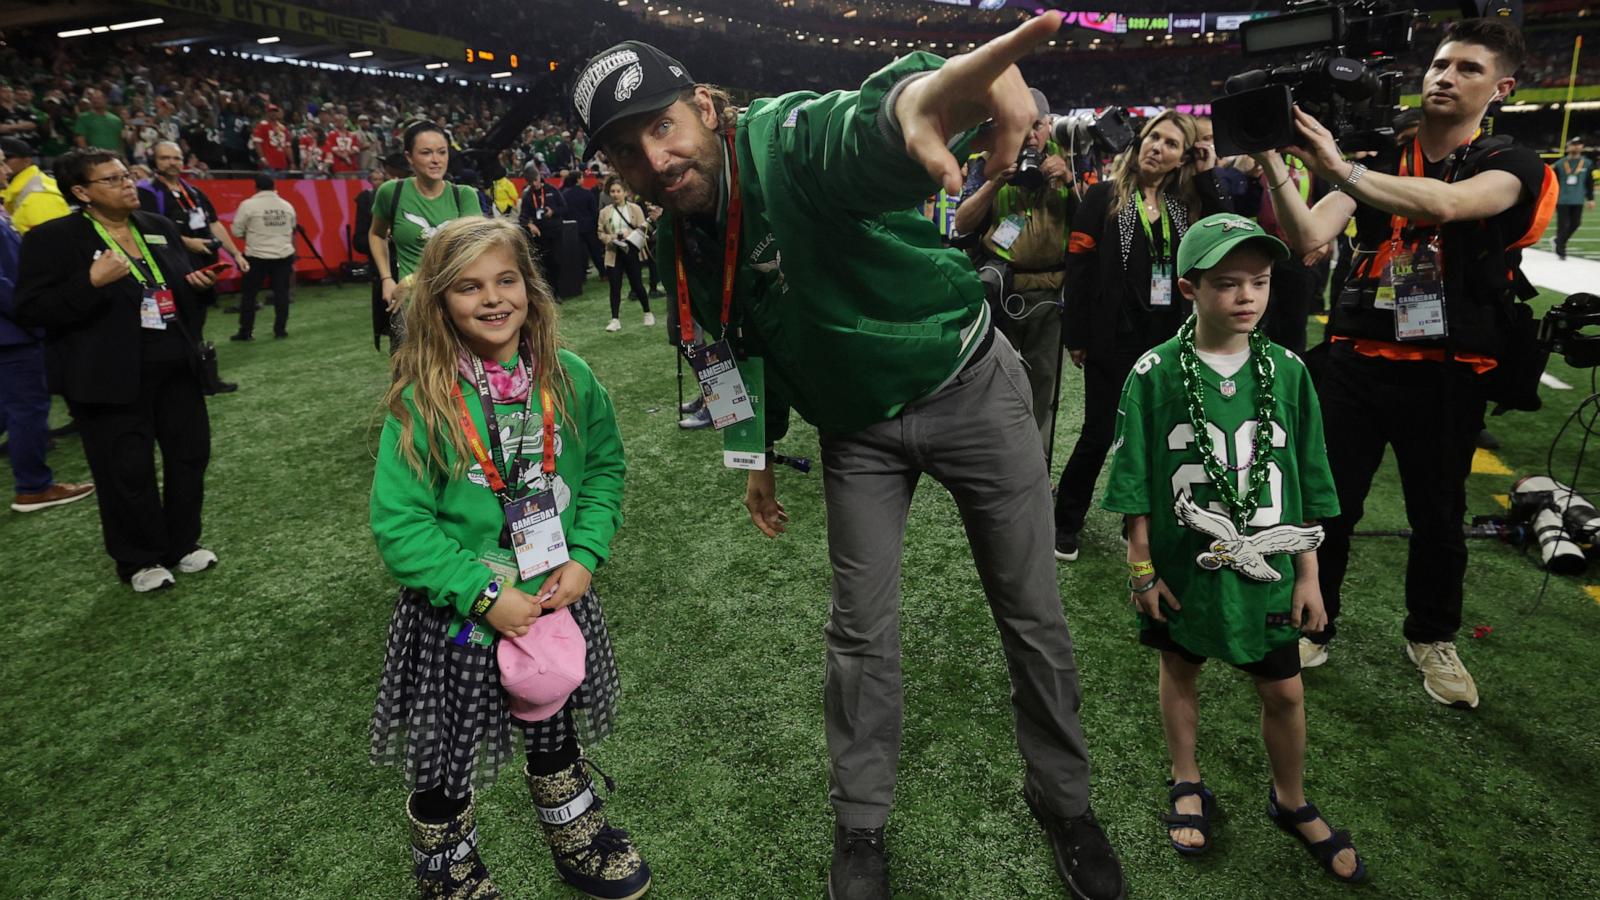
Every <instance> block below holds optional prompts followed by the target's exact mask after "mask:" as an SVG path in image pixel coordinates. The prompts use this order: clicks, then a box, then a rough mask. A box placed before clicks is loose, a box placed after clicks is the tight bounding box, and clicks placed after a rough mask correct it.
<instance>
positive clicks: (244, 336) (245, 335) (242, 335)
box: [228, 334, 255, 341]
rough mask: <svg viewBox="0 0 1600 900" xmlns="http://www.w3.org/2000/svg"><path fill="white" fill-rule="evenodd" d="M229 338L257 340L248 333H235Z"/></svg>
mask: <svg viewBox="0 0 1600 900" xmlns="http://www.w3.org/2000/svg"><path fill="white" fill-rule="evenodd" d="M228 340H230V341H253V340H255V338H253V337H251V336H250V335H248V334H235V335H231V336H230V337H229V338H228Z"/></svg>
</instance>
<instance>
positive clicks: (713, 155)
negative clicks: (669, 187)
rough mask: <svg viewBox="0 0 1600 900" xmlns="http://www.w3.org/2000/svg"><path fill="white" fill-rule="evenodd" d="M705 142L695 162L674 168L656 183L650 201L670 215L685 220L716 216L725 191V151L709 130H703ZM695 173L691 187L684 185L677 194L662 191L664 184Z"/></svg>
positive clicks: (717, 138) (653, 185) (703, 141)
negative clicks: (680, 176) (723, 178)
mask: <svg viewBox="0 0 1600 900" xmlns="http://www.w3.org/2000/svg"><path fill="white" fill-rule="evenodd" d="M703 138H704V139H703V140H701V141H700V147H699V150H698V151H697V153H696V154H695V159H693V160H692V161H688V162H684V163H682V164H680V165H679V166H675V167H674V168H673V169H671V170H670V171H668V172H666V173H665V174H663V175H657V176H655V178H654V179H653V184H652V187H653V189H654V193H655V196H654V197H650V198H647V199H649V200H650V202H652V203H654V204H656V205H657V206H660V207H664V208H665V209H667V210H668V211H669V212H673V213H677V214H679V215H685V216H697V215H711V214H714V213H715V212H716V205H717V197H718V195H719V194H720V193H721V188H722V167H723V165H724V163H723V159H722V148H721V147H720V146H718V142H719V140H720V138H719V137H718V135H717V133H716V132H714V131H711V130H710V129H704V135H703ZM690 170H693V171H694V173H695V175H696V179H695V184H694V185H693V186H692V187H691V186H689V185H685V186H684V187H683V188H680V189H679V190H678V191H677V192H675V193H671V194H669V193H667V192H665V191H664V190H662V189H661V184H662V183H663V182H667V181H670V180H672V178H673V177H675V176H677V175H679V174H687V173H688V172H689V171H690Z"/></svg>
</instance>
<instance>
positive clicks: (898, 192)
mask: <svg viewBox="0 0 1600 900" xmlns="http://www.w3.org/2000/svg"><path fill="white" fill-rule="evenodd" d="M943 64H944V60H942V59H940V58H939V57H937V56H934V55H932V54H930V53H921V52H918V53H912V54H909V55H907V56H905V57H903V58H901V59H899V60H896V61H895V62H893V63H891V64H889V65H888V66H886V67H884V68H883V69H881V70H879V71H878V72H877V73H875V74H874V75H872V76H871V77H870V78H868V79H867V81H866V83H864V84H863V85H862V86H861V89H860V90H856V91H835V92H833V93H830V94H825V95H818V94H815V93H811V92H801V93H794V94H785V95H783V96H781V97H777V98H773V99H766V100H757V101H756V102H755V103H754V104H753V105H751V107H750V108H749V110H747V111H746V112H745V113H744V114H743V115H742V116H740V118H739V122H738V125H737V126H736V128H735V131H734V147H735V152H736V153H737V154H738V167H739V189H740V192H741V193H742V195H743V201H744V213H743V226H742V227H741V229H740V242H739V260H738V265H737V270H736V274H735V281H734V311H733V313H732V315H731V317H730V318H731V320H732V323H733V325H734V327H735V328H738V329H742V334H743V337H742V340H741V341H740V342H739V343H742V345H743V346H742V349H743V350H745V351H746V352H748V353H749V354H750V355H753V356H762V357H765V360H766V371H767V394H766V398H765V400H766V408H767V412H766V420H767V440H768V441H769V442H771V441H775V440H777V439H778V438H780V437H782V436H783V435H784V433H785V432H786V431H787V430H788V414H789V409H790V408H793V409H794V410H796V411H798V412H799V413H800V415H801V416H802V417H803V418H805V419H806V421H808V422H810V423H812V424H813V425H815V426H816V427H817V428H818V429H820V430H822V431H824V432H832V433H837V434H848V433H850V432H854V431H859V430H860V429H862V428H865V427H867V426H869V425H872V424H874V423H877V422H882V421H885V420H888V419H892V418H894V417H895V416H897V415H899V414H900V411H901V410H902V409H904V408H905V406H906V405H907V404H909V403H911V402H913V401H915V400H918V399H921V398H923V397H926V396H928V395H930V394H932V393H933V392H935V391H937V390H938V389H939V388H940V387H941V386H943V385H944V384H945V383H946V382H947V381H949V380H950V379H951V377H953V376H954V375H955V374H956V373H957V372H959V371H960V369H961V366H962V365H963V364H964V363H965V362H966V360H967V358H968V357H969V356H970V355H971V353H972V352H973V351H974V350H975V349H976V348H977V346H978V344H979V339H980V338H981V337H982V335H983V332H984V331H985V329H987V328H988V327H989V318H988V307H987V305H986V304H985V303H984V294H983V284H982V282H980V281H979V280H978V275H977V273H976V272H975V271H973V267H972V264H971V263H970V262H968V261H967V258H966V256H965V255H964V254H963V253H962V252H961V251H959V250H953V249H950V248H947V247H944V246H943V245H942V243H941V242H940V239H939V228H938V226H937V225H935V224H934V223H933V222H931V221H929V220H928V219H927V218H926V217H924V216H923V215H922V214H921V212H920V210H919V209H918V207H919V206H920V205H921V203H922V202H923V201H924V200H926V199H927V198H928V197H930V196H932V195H933V194H934V193H936V192H937V191H938V190H939V185H938V184H936V183H934V181H933V180H932V179H931V178H929V177H928V174H927V172H926V171H925V170H924V169H923V168H922V165H921V164H920V163H918V162H917V161H916V160H913V159H912V158H911V157H909V156H907V155H906V152H905V147H904V143H903V140H902V139H901V137H900V136H899V133H898V131H899V125H898V123H896V122H893V121H891V117H890V116H889V108H890V106H891V103H892V100H891V95H892V92H893V90H894V89H895V86H896V85H897V84H899V83H901V82H903V81H904V80H905V79H906V78H907V77H910V76H913V75H916V74H918V73H923V72H929V71H933V70H935V69H937V68H939V67H940V66H941V65H943ZM966 143H968V140H967V138H966V137H965V136H963V138H962V139H961V140H958V141H957V142H956V146H957V158H961V157H962V156H963V155H964V146H965V144H966ZM722 212H723V211H722V210H719V218H718V221H717V223H716V224H715V225H714V226H713V227H714V228H715V232H712V231H708V230H706V226H705V225H701V224H698V223H695V222H691V221H689V220H687V219H685V218H684V217H681V216H668V217H666V218H665V219H664V220H663V221H664V222H665V223H666V224H665V225H664V226H663V227H662V228H661V229H660V233H659V237H658V243H657V255H658V257H657V258H658V259H660V260H662V261H663V262H662V266H663V271H665V272H669V273H670V272H673V271H675V262H674V260H675V259H676V257H677V253H676V249H675V248H676V232H677V230H678V229H680V228H682V229H684V245H685V260H684V269H685V273H686V277H687V279H688V283H689V293H690V305H691V308H692V311H693V313H694V318H695V320H696V321H698V322H699V323H700V324H701V326H702V327H704V328H705V329H706V330H707V331H708V332H709V333H710V334H711V336H712V339H715V338H716V337H718V336H720V334H721V325H720V318H721V306H722V269H723V253H724V250H723V234H724V231H725V228H726V226H725V224H723V218H722ZM730 336H732V332H730Z"/></svg>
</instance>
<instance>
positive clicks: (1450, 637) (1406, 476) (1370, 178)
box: [1256, 19, 1555, 708]
mask: <svg viewBox="0 0 1600 900" xmlns="http://www.w3.org/2000/svg"><path fill="white" fill-rule="evenodd" d="M1524 50H1525V48H1524V45H1523V41H1522V35H1521V34H1520V33H1519V32H1518V31H1517V29H1516V28H1515V27H1514V26H1512V25H1509V24H1507V23H1504V22H1501V21H1497V20H1491V19H1465V20H1462V21H1460V22H1457V23H1456V24H1455V26H1454V27H1453V28H1452V29H1451V30H1450V31H1449V32H1448V33H1446V35H1445V37H1444V40H1443V41H1441V42H1440V44H1439V46H1438V48H1437V49H1436V50H1435V51H1434V54H1433V61H1432V63H1430V64H1429V66H1428V68H1427V71H1426V72H1425V73H1424V75H1423V79H1422V123H1421V125H1420V127H1419V128H1418V130H1417V136H1416V138H1415V139H1414V140H1413V141H1412V142H1411V144H1410V145H1409V146H1407V147H1403V148H1400V151H1399V153H1398V154H1397V155H1396V156H1391V157H1386V158H1385V161H1383V162H1379V161H1377V160H1374V162H1373V168H1372V169H1370V170H1369V169H1368V168H1367V166H1366V165H1363V164H1362V163H1359V162H1351V161H1348V160H1346V159H1345V158H1344V156H1343V154H1341V153H1340V152H1339V148H1338V146H1337V145H1336V144H1335V142H1334V139H1333V136H1332V135H1331V134H1329V132H1328V129H1327V128H1325V127H1324V126H1323V125H1322V124H1321V123H1319V122H1317V121H1316V120H1315V119H1312V118H1311V117H1310V116H1308V115H1306V114H1305V113H1304V112H1301V111H1299V110H1296V112H1295V117H1296V120H1297V121H1296V124H1297V127H1298V129H1299V132H1300V135H1301V137H1302V139H1303V140H1302V142H1301V143H1302V146H1298V147H1290V148H1288V150H1289V152H1290V153H1292V154H1293V155H1295V156H1297V157H1299V158H1300V159H1301V160H1302V161H1304V162H1305V163H1306V165H1307V166H1308V167H1310V169H1311V170H1312V172H1313V173H1315V174H1316V175H1317V176H1318V177H1320V178H1323V179H1325V180H1326V181H1328V182H1329V183H1330V184H1332V185H1334V186H1335V190H1334V192H1332V193H1330V194H1328V196H1326V197H1324V198H1323V199H1322V200H1321V201H1320V202H1319V203H1317V204H1316V206H1315V207H1311V208H1308V207H1307V205H1306V203H1305V202H1304V201H1303V200H1302V199H1301V197H1300V194H1299V193H1298V192H1297V191H1293V190H1288V189H1287V188H1286V185H1287V183H1288V171H1287V168H1286V167H1285V165H1284V162H1283V160H1282V158H1280V157H1279V155H1278V154H1277V153H1270V152H1269V153H1261V154H1257V155H1256V159H1257V161H1258V162H1259V163H1261V165H1262V166H1263V167H1264V168H1265V169H1266V172H1267V179H1268V180H1267V184H1268V187H1269V189H1270V190H1271V194H1272V200H1273V208H1274V209H1275V210H1276V211H1277V213H1278V219H1279V222H1280V223H1281V224H1282V226H1283V230H1284V232H1285V233H1286V234H1288V235H1289V236H1290V238H1291V239H1292V241H1293V243H1294V246H1295V249H1296V250H1297V251H1298V252H1300V253H1308V252H1310V251H1311V250H1313V249H1315V248H1317V247H1320V246H1322V245H1323V244H1325V243H1327V242H1328V241H1330V240H1332V239H1333V238H1334V237H1336V236H1337V235H1338V234H1339V232H1340V231H1342V230H1343V229H1344V227H1345V223H1346V222H1348V221H1349V220H1350V219H1351V217H1352V216H1353V217H1354V218H1355V223H1356V236H1355V260H1356V262H1355V265H1354V267H1353V268H1352V270H1351V273H1350V279H1349V281H1348V282H1347V283H1346V284H1345V286H1344V289H1343V290H1342V291H1341V292H1340V294H1339V296H1338V297H1336V298H1334V301H1333V304H1332V308H1331V319H1330V321H1329V323H1328V335H1329V341H1330V344H1331V346H1330V349H1329V352H1328V359H1327V361H1326V364H1325V366H1323V367H1322V372H1321V376H1320V378H1319V383H1318V386H1317V387H1318V392H1319V394H1320V396H1321V399H1322V415H1323V420H1324V423H1325V429H1324V430H1325V432H1326V434H1327V441H1328V461H1329V463H1330V464H1331V466H1332V469H1333V477H1334V481H1335V483H1336V484H1337V486H1338V489H1339V507H1340V509H1341V510H1343V513H1342V514H1341V515H1340V516H1338V517H1336V518H1333V519H1328V520H1325V521H1324V523H1323V525H1324V527H1325V528H1326V532H1327V537H1326V540H1325V542H1324V543H1323V545H1322V547H1321V552H1320V553H1319V561H1320V563H1321V565H1320V580H1321V586H1322V596H1323V598H1324V599H1325V601H1326V603H1327V611H1328V627H1327V629H1326V630H1325V631H1323V632H1321V633H1319V634H1315V635H1311V636H1310V637H1309V639H1302V640H1301V646H1300V653H1301V665H1302V666H1304V667H1307V668H1310V667H1312V666H1318V665H1321V664H1322V663H1323V662H1325V661H1326V660H1327V643H1328V640H1329V639H1330V638H1332V637H1333V635H1334V622H1335V621H1336V620H1337V618H1338V615H1339V606H1340V596H1339V590H1340V585H1341V582H1342V581H1343V580H1344V573H1345V567H1346V565H1347V563H1348V561H1349V555H1350V533H1351V531H1352V530H1353V529H1354V528H1355V526H1356V523H1357V522H1359V521H1361V514H1362V505H1363V503H1364V501H1365V500H1366V495H1367V491H1368V489H1369V488H1370V487H1371V485H1372V476H1373V472H1374V471H1375V470H1376V469H1377V467H1378V464H1379V463H1380V462H1381V461H1382V459H1383V455H1384V447H1385V445H1393V447H1394V455H1395V461H1396V463H1397V464H1398V466H1399V469H1400V484H1401V489H1402V490H1403V491H1404V493H1405V504H1406V517H1407V518H1408V519H1409V520H1410V523H1411V528H1412V538H1411V545H1410V558H1409V560H1408V561H1407V565H1406V589H1405V593H1406V611H1407V615H1406V621H1405V638H1406V641H1407V648H1406V652H1407V655H1408V656H1409V657H1410V658H1411V660H1412V662H1413V663H1415V664H1416V666H1417V668H1418V669H1420V670H1421V671H1422V679H1423V680H1422V683H1423V688H1424V689H1425V690H1426V691H1427V692H1428V695H1429V696H1431V697H1433V698H1434V699H1435V700H1437V701H1439V702H1440V703H1444V704H1447V705H1450V706H1456V707H1462V708H1471V707H1475V706H1477V705H1478V689H1477V686H1476V684H1474V682H1473V680H1472V676H1471V675H1470V674H1468V672H1467V669H1466V667H1465V666H1464V665H1462V663H1461V659H1460V657H1459V656H1458V655H1457V653H1456V646H1455V642H1454V638H1455V634H1456V631H1457V630H1458V629H1459V628H1460V626H1461V598H1462V582H1463V580H1464V578H1465V575H1466V568H1467V547H1466V542H1465V540H1464V538H1463V536H1462V530H1461V519H1462V516H1463V515H1464V514H1465V512H1466V505H1467V498H1466V481H1467V475H1468V473H1469V472H1470V471H1471V468H1472V455H1473V450H1474V447H1473V444H1474V441H1475V439H1476V437H1477V435H1478V432H1479V430H1480V429H1482V427H1483V414H1484V408H1485V405H1486V403H1487V400H1488V398H1489V397H1490V396H1491V391H1493V390H1494V389H1495V388H1500V389H1502V390H1503V389H1506V388H1509V387H1512V386H1513V383H1512V381H1511V380H1510V379H1509V378H1508V377H1507V372H1508V371H1509V370H1515V369H1516V367H1515V366H1514V365H1512V363H1513V361H1515V360H1518V356H1517V355H1516V354H1515V351H1516V350H1517V349H1518V346H1519V345H1518V344H1517V342H1515V341H1513V340H1511V335H1512V334H1514V333H1518V330H1519V329H1518V328H1517V321H1518V320H1517V319H1516V315H1517V313H1516V311H1515V309H1514V297H1513V294H1514V292H1515V291H1516V289H1517V286H1518V283H1519V282H1521V283H1523V284H1525V283H1526V282H1525V280H1524V279H1522V278H1521V273H1520V271H1518V268H1517V267H1518V264H1519V262H1520V260H1521V248H1522V247H1525V246H1527V245H1528V244H1530V243H1532V242H1533V241H1534V240H1536V239H1537V238H1538V236H1539V235H1540V234H1541V233H1542V232H1543V231H1544V227H1545V225H1546V224H1548V222H1549V218H1550V213H1551V209H1552V207H1553V200H1554V196H1553V194H1554V190H1555V184H1554V176H1553V175H1552V174H1551V172H1550V170H1549V168H1547V167H1546V166H1545V165H1544V163H1543V162H1541V161H1540V159H1539V157H1538V155H1537V154H1535V153H1534V152H1533V151H1532V150H1529V149H1527V148H1524V147H1517V146H1514V145H1512V144H1511V143H1510V141H1509V140H1508V139H1506V138H1503V137H1484V136H1482V135H1481V133H1480V127H1479V126H1480V125H1481V123H1482V121H1483V118H1484V115H1485V113H1486V112H1487V111H1488V109H1489V107H1490V105H1491V104H1494V103H1496V102H1498V101H1501V100H1504V99H1505V98H1506V95H1508V94H1510V93H1511V90H1512V88H1514V87H1515V86H1516V83H1517V82H1516V78H1515V77H1513V76H1514V75H1515V73H1516V71H1517V67H1518V66H1519V65H1521V63H1522V59H1523V54H1524ZM1502 364H1506V365H1502ZM1497 370H1498V371H1497ZM1494 396H1497V397H1498V396H1501V394H1500V393H1499V392H1498V391H1496V392H1495V393H1494Z"/></svg>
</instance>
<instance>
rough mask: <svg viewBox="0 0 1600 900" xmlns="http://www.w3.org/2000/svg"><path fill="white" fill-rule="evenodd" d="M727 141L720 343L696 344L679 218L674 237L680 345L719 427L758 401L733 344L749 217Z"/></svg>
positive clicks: (750, 412) (746, 416)
mask: <svg viewBox="0 0 1600 900" xmlns="http://www.w3.org/2000/svg"><path fill="white" fill-rule="evenodd" d="M727 139H728V216H727V222H726V223H724V224H725V227H726V228H727V231H728V233H727V237H726V241H725V244H724V246H723V251H722V310H721V315H720V317H719V318H720V323H721V325H722V328H721V332H720V333H719V335H718V337H717V341H716V342H715V343H713V344H711V345H709V346H706V347H701V348H699V349H695V347H694V318H693V316H692V314H691V313H690V311H689V276H688V272H687V270H686V269H685V268H684V263H683V257H684V241H683V229H684V223H683V222H682V221H679V222H678V223H676V227H674V229H673V237H674V238H675V239H676V241H677V254H676V256H677V260H676V262H677V271H678V345H679V346H680V347H681V348H682V349H683V355H684V356H685V357H687V358H688V360H689V365H690V367H691V368H693V369H694V377H695V380H696V381H698V382H699V384H700V396H702V397H704V398H705V401H706V408H707V409H709V410H710V411H711V424H712V426H713V427H715V428H716V429H717V430H718V431H721V430H723V429H724V428H727V427H728V426H730V425H737V424H738V423H740V422H746V421H749V420H751V419H753V418H755V405H754V403H753V402H752V401H751V399H750V391H749V390H748V389H746V387H745V379H744V374H743V373H741V372H740V371H739V366H740V363H739V362H738V361H736V360H743V358H744V357H743V356H742V355H738V356H736V354H735V353H734V350H733V347H732V345H731V344H729V343H728V323H729V322H730V321H731V320H732V318H733V282H734V277H735V276H736V275H737V274H738V268H739V228H740V226H741V224H742V223H743V221H744V198H743V196H742V195H741V194H740V193H739V154H738V151H737V149H736V148H735V147H734V145H733V132H732V131H731V130H730V131H729V132H728V133H727ZM741 349H742V348H741ZM747 365H757V366H758V365H759V361H751V362H750V363H748V364H747ZM754 377H755V376H754V375H752V378H754ZM754 383H755V382H754V381H752V384H754ZM724 458H725V459H726V455H724Z"/></svg>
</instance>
